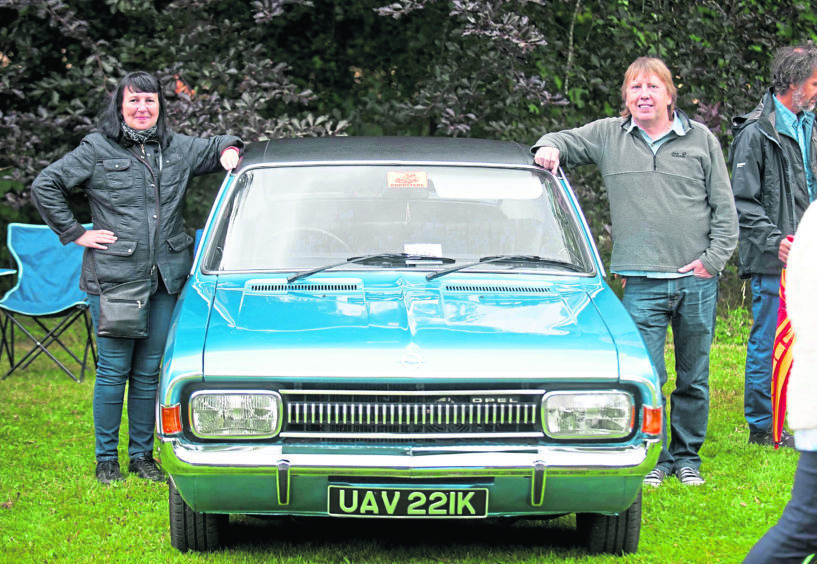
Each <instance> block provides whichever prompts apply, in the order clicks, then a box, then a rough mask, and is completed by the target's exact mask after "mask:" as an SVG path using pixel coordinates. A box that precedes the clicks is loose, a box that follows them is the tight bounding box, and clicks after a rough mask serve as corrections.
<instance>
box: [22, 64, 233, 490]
mask: <svg viewBox="0 0 817 564" xmlns="http://www.w3.org/2000/svg"><path fill="white" fill-rule="evenodd" d="M165 114H166V111H165V100H164V96H163V95H162V89H161V86H160V84H159V81H158V80H157V79H156V78H155V77H154V76H152V75H150V74H148V73H145V72H134V73H130V74H128V75H127V76H125V77H124V78H123V79H122V81H121V82H120V83H119V85H118V86H117V88H116V91H115V92H114V94H113V96H112V97H111V99H110V102H109V104H108V106H107V108H106V109H105V110H104V112H103V113H102V115H101V118H100V123H99V129H100V131H99V132H97V133H92V134H91V135H88V136H87V137H85V138H84V139H83V140H82V142H81V143H80V145H79V147H77V148H76V149H74V150H73V151H71V152H70V153H68V154H67V155H66V156H64V157H63V158H62V159H60V160H59V161H57V162H55V163H53V164H51V165H50V166H48V167H47V168H46V169H45V170H43V171H42V173H40V175H39V176H38V177H37V179H36V180H35V181H34V184H33V186H32V200H33V201H34V203H35V205H36V206H37V209H38V210H39V211H40V214H41V215H42V216H43V219H44V220H45V222H46V223H47V224H48V225H49V227H51V229H53V230H54V232H56V233H57V235H59V237H60V240H61V241H62V242H63V244H68V243H76V244H77V245H81V246H83V247H85V253H84V256H83V262H82V277H81V279H80V281H79V283H80V288H81V289H82V290H84V291H86V292H87V293H88V301H89V303H90V309H91V317H92V319H93V322H94V326H95V328H96V331H97V348H98V352H99V362H98V364H97V376H96V384H95V386H94V400H93V406H94V429H95V434H96V460H97V464H96V478H97V480H99V481H100V482H101V483H103V484H108V483H110V482H112V481H117V480H122V479H123V477H122V474H121V472H120V469H119V461H118V451H117V447H118V442H119V425H120V422H121V419H122V403H123V399H124V395H125V385H126V384H127V385H128V428H129V438H130V440H129V444H128V456H129V458H130V463H129V465H128V471H129V472H131V473H133V474H136V475H137V476H139V477H140V478H144V479H147V480H154V481H164V475H163V474H162V471H161V470H160V469H159V468H158V466H157V465H156V462H155V461H154V459H153V433H154V426H155V420H154V410H155V401H156V389H157V384H158V379H159V366H160V361H161V357H162V353H163V350H164V346H165V339H166V337H167V333H168V329H169V325H170V317H171V314H172V313H173V308H174V306H175V304H176V298H177V295H178V293H179V291H180V290H181V288H182V285H183V284H184V281H185V279H186V276H187V274H188V272H189V271H190V266H191V263H192V244H193V238H192V237H190V236H189V235H188V234H187V233H186V232H185V230H184V219H183V218H182V203H183V199H184V193H185V190H186V188H187V183H188V181H189V179H190V177H191V176H195V175H199V174H206V173H209V172H214V171H216V170H218V169H219V163H220V164H221V166H222V167H224V169H226V170H231V169H233V168H234V167H235V166H236V165H237V164H238V158H239V151H240V148H241V147H243V142H242V141H241V140H240V139H239V138H238V137H233V136H229V135H220V136H216V137H212V138H210V139H199V138H194V137H188V136H186V135H180V134H178V133H175V132H173V131H171V130H170V129H168V128H167V124H166V123H165ZM75 189H82V190H84V191H85V193H86V194H87V196H88V199H89V201H90V207H91V215H92V218H93V229H89V230H86V229H85V228H84V227H83V226H82V224H81V223H80V222H79V221H77V219H76V217H74V214H73V213H72V212H71V210H70V209H69V206H68V203H67V198H68V195H69V194H70V193H71V192H72V191H74V190H75ZM134 292H135V294H134ZM123 296H125V297H124V298H123ZM134 296H136V297H135V298H134ZM146 302H147V307H145V303H146ZM145 311H147V315H144V314H145ZM131 314H134V317H133V318H132V319H130V317H131Z"/></svg>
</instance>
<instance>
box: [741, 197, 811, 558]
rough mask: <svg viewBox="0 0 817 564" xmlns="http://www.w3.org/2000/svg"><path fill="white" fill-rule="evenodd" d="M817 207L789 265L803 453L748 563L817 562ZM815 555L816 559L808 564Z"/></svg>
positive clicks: (794, 391) (793, 393)
mask: <svg viewBox="0 0 817 564" xmlns="http://www.w3.org/2000/svg"><path fill="white" fill-rule="evenodd" d="M815 257H817V205H812V206H809V208H808V209H807V211H806V212H805V214H804V215H803V217H802V219H801V221H800V225H799V226H798V228H797V233H796V235H795V236H794V242H793V244H792V245H791V249H790V251H789V254H788V261H787V265H786V306H787V310H788V312H789V319H790V320H791V324H792V329H794V345H793V352H792V355H793V357H794V360H793V361H792V368H791V373H790V374H789V392H788V416H789V418H788V421H789V425H790V426H791V428H792V429H793V430H794V446H795V448H797V450H799V451H800V458H799V460H798V462H797V471H796V472H795V475H794V486H793V487H792V490H791V499H790V500H789V503H788V504H787V505H786V508H785V509H784V510H783V515H782V516H781V517H780V520H779V521H778V522H777V524H776V525H775V526H774V527H772V528H771V529H769V530H768V531H767V532H766V534H765V535H763V537H762V538H761V539H760V540H759V541H758V542H757V544H756V545H755V546H754V547H753V548H752V550H751V551H750V552H749V555H748V556H747V557H746V560H744V562H746V563H747V564H764V563H775V564H777V563H780V564H786V563H791V564H802V563H805V562H812V563H817V556H815V553H817V409H815V406H817V372H815V370H814V367H815V365H817V324H815V322H814V320H815V319H817V294H815V292H814V288H815V287H817V260H815ZM809 556H811V560H807V559H808V558H809Z"/></svg>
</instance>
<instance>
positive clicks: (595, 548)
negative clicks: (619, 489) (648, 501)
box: [576, 492, 641, 554]
mask: <svg viewBox="0 0 817 564" xmlns="http://www.w3.org/2000/svg"><path fill="white" fill-rule="evenodd" d="M576 529H577V531H578V533H579V536H580V537H581V538H583V539H584V540H585V542H586V544H587V548H588V550H589V551H590V552H591V553H594V554H599V553H602V552H606V553H612V554H627V553H631V552H635V551H636V550H638V536H639V534H640V533H641V492H638V497H636V498H635V501H634V502H633V504H632V505H631V506H630V507H628V508H627V509H626V510H625V511H623V512H621V513H619V514H618V515H601V514H599V513H577V514H576Z"/></svg>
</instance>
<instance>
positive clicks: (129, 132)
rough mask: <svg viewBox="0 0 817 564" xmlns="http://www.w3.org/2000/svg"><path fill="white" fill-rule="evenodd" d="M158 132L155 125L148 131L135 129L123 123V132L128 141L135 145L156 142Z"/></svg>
mask: <svg viewBox="0 0 817 564" xmlns="http://www.w3.org/2000/svg"><path fill="white" fill-rule="evenodd" d="M156 131H157V127H156V126H155V125H153V126H151V127H148V128H147V129H134V128H132V127H131V126H129V125H128V124H127V123H125V122H124V121H123V122H122V132H123V133H124V134H125V136H126V137H127V138H128V139H130V140H131V141H133V142H135V143H139V144H143V143H145V142H147V141H152V140H155V139H156Z"/></svg>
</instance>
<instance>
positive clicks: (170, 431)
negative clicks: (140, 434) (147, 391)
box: [162, 403, 182, 435]
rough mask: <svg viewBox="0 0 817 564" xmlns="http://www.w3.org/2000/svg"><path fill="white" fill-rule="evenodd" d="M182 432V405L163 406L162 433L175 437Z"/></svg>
mask: <svg viewBox="0 0 817 564" xmlns="http://www.w3.org/2000/svg"><path fill="white" fill-rule="evenodd" d="M181 432H182V406H181V404H178V403H177V404H175V405H163V406H162V433H164V434H165V435H175V434H176V433H181Z"/></svg>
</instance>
